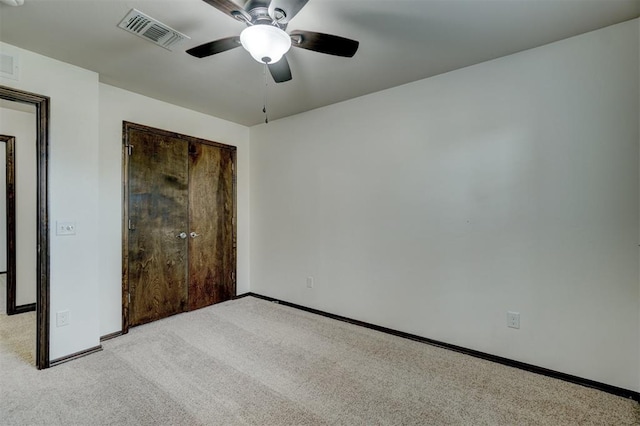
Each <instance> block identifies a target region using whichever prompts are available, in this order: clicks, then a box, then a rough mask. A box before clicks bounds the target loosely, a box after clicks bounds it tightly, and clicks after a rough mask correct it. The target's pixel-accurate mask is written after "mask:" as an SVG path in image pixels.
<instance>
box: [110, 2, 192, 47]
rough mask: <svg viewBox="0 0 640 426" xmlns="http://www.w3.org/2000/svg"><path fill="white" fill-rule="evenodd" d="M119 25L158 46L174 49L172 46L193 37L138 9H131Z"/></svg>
mask: <svg viewBox="0 0 640 426" xmlns="http://www.w3.org/2000/svg"><path fill="white" fill-rule="evenodd" d="M118 27H120V28H122V29H123V30H126V31H129V32H130V33H133V34H135V35H137V36H140V37H142V38H144V39H147V40H149V41H150V42H152V43H155V44H157V45H158V46H162V47H164V48H165V49H167V50H172V49H171V48H172V47H174V46H175V45H177V44H179V43H181V42H182V41H183V40H190V39H191V37H188V36H186V35H184V34H182V33H179V32H178V31H176V30H174V29H173V28H171V27H169V26H167V25H165V24H163V23H162V22H160V21H157V20H155V19H153V18H151V17H149V16H147V15H145V14H144V13H142V12H140V11H139V10H136V9H131V10H130V11H129V13H127V16H125V17H124V18H123V19H122V21H120V23H119V24H118Z"/></svg>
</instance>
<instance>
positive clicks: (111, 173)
mask: <svg viewBox="0 0 640 426" xmlns="http://www.w3.org/2000/svg"><path fill="white" fill-rule="evenodd" d="M123 120H124V121H130V122H134V123H139V124H144V125H147V126H151V127H157V128H160V129H165V130H170V131H172V132H177V133H182V134H186V135H189V136H195V137H199V138H203V139H208V140H212V141H216V142H220V143H224V144H227V145H233V146H236V147H237V152H236V155H237V185H238V186H237V193H238V195H237V196H238V205H237V210H238V218H237V228H238V248H237V250H238V252H237V253H238V261H237V292H238V294H241V293H246V292H248V291H249V129H248V128H247V127H245V126H241V125H239V124H235V123H231V122H228V121H225V120H221V119H218V118H215V117H212V116H208V115H205V114H201V113H198V112H194V111H191V110H188V109H185V108H181V107H177V106H175V105H171V104H168V103H165V102H160V101H157V100H155V99H151V98H148V97H145V96H141V95H137V94H134V93H131V92H128V91H126V90H122V89H118V88H116V87H113V86H109V85H106V84H100V191H99V192H100V234H99V238H100V248H99V250H100V251H99V253H100V269H99V274H98V275H99V277H100V333H101V335H105V334H108V333H112V332H115V331H119V330H121V328H122V309H121V307H122V278H121V277H122V237H121V236H122V121H123Z"/></svg>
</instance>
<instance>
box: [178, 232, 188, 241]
mask: <svg viewBox="0 0 640 426" xmlns="http://www.w3.org/2000/svg"><path fill="white" fill-rule="evenodd" d="M178 238H182V239H183V240H184V239H185V238H187V233H186V232H181V233H179V234H178Z"/></svg>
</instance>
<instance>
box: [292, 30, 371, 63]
mask: <svg viewBox="0 0 640 426" xmlns="http://www.w3.org/2000/svg"><path fill="white" fill-rule="evenodd" d="M290 36H291V41H292V43H291V45H292V46H296V47H301V48H303V49H307V50H313V51H316V52H321V53H326V54H327V55H335V56H344V57H347V58H351V57H352V56H353V55H355V54H356V52H357V51H358V46H360V42H358V41H355V40H351V39H348V38H344V37H339V36H335V35H331V34H323V33H314V32H313V31H300V30H295V31H292V32H291V34H290Z"/></svg>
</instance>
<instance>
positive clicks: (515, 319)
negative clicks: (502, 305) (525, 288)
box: [507, 311, 520, 328]
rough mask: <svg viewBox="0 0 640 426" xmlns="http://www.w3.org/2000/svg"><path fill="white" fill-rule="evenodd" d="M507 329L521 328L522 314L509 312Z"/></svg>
mask: <svg viewBox="0 0 640 426" xmlns="http://www.w3.org/2000/svg"><path fill="white" fill-rule="evenodd" d="M507 327H509V328H520V312H511V311H509V312H507Z"/></svg>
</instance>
